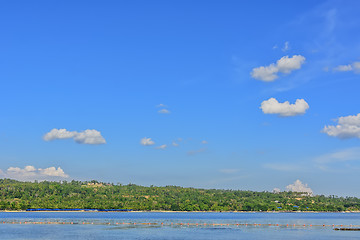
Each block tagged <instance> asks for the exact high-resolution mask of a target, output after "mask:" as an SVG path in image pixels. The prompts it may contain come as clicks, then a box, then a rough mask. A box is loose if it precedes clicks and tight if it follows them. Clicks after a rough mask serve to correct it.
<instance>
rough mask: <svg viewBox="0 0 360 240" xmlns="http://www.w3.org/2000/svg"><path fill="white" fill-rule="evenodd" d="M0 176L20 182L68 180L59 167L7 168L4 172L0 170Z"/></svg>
mask: <svg viewBox="0 0 360 240" xmlns="http://www.w3.org/2000/svg"><path fill="white" fill-rule="evenodd" d="M0 174H1V175H2V177H4V178H12V179H17V180H20V181H33V180H56V179H63V178H68V177H69V175H67V174H66V173H65V172H64V170H63V169H61V167H58V168H56V167H48V168H35V167H34V166H26V167H24V168H19V167H9V168H8V169H7V171H6V172H3V171H1V170H0Z"/></svg>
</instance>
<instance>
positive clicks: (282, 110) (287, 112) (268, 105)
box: [260, 98, 309, 117]
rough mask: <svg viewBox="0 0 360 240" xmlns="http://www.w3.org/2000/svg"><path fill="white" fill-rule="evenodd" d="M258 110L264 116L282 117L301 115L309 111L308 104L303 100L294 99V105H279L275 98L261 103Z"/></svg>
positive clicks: (287, 103)
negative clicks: (277, 115)
mask: <svg viewBox="0 0 360 240" xmlns="http://www.w3.org/2000/svg"><path fill="white" fill-rule="evenodd" d="M260 109H261V110H262V111H263V113H265V114H279V115H280V116H282V117H292V116H296V115H302V114H304V113H305V112H306V110H307V109H309V104H308V103H307V102H306V101H305V100H304V99H296V101H295V104H290V103H289V102H288V101H285V102H283V103H279V102H278V101H277V100H276V99H275V98H270V99H268V100H266V101H263V102H262V103H261V107H260Z"/></svg>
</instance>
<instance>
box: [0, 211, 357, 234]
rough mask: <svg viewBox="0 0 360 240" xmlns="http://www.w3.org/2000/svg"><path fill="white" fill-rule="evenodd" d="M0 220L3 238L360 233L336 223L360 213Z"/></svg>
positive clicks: (50, 215) (351, 221)
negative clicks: (337, 226)
mask: <svg viewBox="0 0 360 240" xmlns="http://www.w3.org/2000/svg"><path fill="white" fill-rule="evenodd" d="M0 222H1V223H0V239H1V240H8V239H9V240H10V239H11V240H17V239H19V240H20V239H22V240H24V239H55V240H56V239H61V240H70V239H87V240H91V239H101V240H107V239H127V240H132V239H147V240H152V239H172V240H177V239H179V240H180V239H192V240H202V239H204V240H205V239H206V240H211V239H330V240H331V239H360V231H334V230H333V228H334V227H332V225H333V224H334V225H344V226H345V225H346V226H350V225H353V226H354V225H360V213H187V212H184V213H178V212H173V213H167V212H165V213H148V212H113V213H106V212H101V213H100V212H55V213H54V212H16V213H12V212H0ZM3 222H5V223H3ZM13 222H14V223H13ZM20 222H21V223H22V224H19V223H20ZM24 222H30V224H23V223H24ZM35 222H36V223H38V222H51V223H59V224H33V223H35ZM71 222H73V223H74V224H70V223H71ZM123 222H124V223H130V224H122V223H123ZM63 223H66V224H63ZM83 223H85V224H83ZM134 223H135V224H134ZM143 223H151V224H150V225H147V224H143ZM254 223H255V224H261V225H254ZM188 224H189V225H188ZM196 224H198V225H196ZM204 224H206V225H204ZM213 224H215V225H213ZM220 224H223V225H220ZM227 224H229V225H227ZM237 224H239V225H237ZM246 224H247V225H246ZM269 224H271V226H270V225H269ZM294 224H295V226H294ZM304 224H305V226H304ZM277 225H279V226H277ZM310 225H311V226H310ZM323 225H325V227H324V226H323Z"/></svg>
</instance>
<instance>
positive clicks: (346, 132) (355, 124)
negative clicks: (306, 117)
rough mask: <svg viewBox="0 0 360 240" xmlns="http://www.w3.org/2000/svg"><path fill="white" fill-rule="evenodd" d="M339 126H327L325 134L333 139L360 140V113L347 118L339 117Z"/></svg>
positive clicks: (324, 130) (324, 129)
mask: <svg viewBox="0 0 360 240" xmlns="http://www.w3.org/2000/svg"><path fill="white" fill-rule="evenodd" d="M337 122H338V125H336V126H333V125H329V126H325V127H324V128H323V130H322V132H323V133H326V134H327V135H329V136H331V137H338V138H341V139H345V138H360V113H358V114H357V115H350V116H346V117H339V118H338V119H337Z"/></svg>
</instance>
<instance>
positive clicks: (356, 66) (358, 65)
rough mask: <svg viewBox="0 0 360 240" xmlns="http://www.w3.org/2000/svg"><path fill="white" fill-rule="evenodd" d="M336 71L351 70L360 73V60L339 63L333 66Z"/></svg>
mask: <svg viewBox="0 0 360 240" xmlns="http://www.w3.org/2000/svg"><path fill="white" fill-rule="evenodd" d="M333 70H334V71H335V72H350V71H353V72H354V73H360V62H353V63H352V64H348V65H339V66H337V67H335V68H333Z"/></svg>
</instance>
